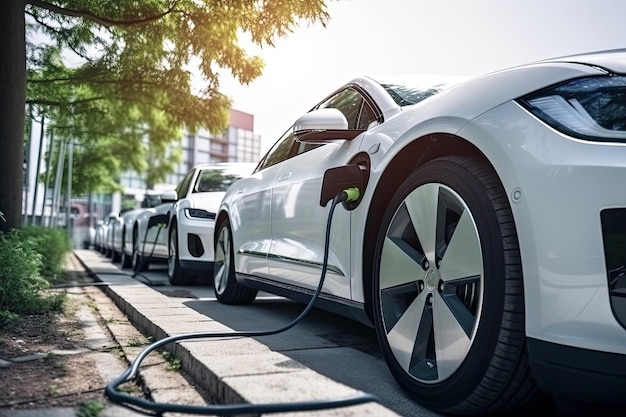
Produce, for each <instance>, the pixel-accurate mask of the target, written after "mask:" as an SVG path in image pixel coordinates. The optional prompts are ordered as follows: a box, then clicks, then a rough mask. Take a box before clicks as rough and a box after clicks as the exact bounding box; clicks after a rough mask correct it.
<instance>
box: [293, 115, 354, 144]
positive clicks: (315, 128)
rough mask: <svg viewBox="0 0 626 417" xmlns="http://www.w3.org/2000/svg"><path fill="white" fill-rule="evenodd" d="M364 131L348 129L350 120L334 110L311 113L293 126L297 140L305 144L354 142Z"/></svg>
mask: <svg viewBox="0 0 626 417" xmlns="http://www.w3.org/2000/svg"><path fill="white" fill-rule="evenodd" d="M364 131H365V130H362V129H348V120H347V119H346V117H345V116H344V115H343V113H342V112H341V111H340V110H338V109H334V108H324V109H318V110H313V111H310V112H309V113H307V114H305V115H304V116H302V117H300V118H299V119H298V120H297V121H296V123H295V124H294V125H293V132H294V135H295V137H296V139H297V140H298V141H300V142H304V143H323V142H332V141H335V140H352V139H354V138H355V137H357V136H358V135H360V134H361V133H363V132H364Z"/></svg>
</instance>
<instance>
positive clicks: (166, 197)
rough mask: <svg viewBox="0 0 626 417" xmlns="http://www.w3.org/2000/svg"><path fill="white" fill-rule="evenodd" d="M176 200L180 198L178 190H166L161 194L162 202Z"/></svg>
mask: <svg viewBox="0 0 626 417" xmlns="http://www.w3.org/2000/svg"><path fill="white" fill-rule="evenodd" d="M176 200H178V195H177V194H176V190H169V191H165V192H164V193H163V194H161V202H162V203H173V202H174V201H176Z"/></svg>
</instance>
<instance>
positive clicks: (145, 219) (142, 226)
mask: <svg viewBox="0 0 626 417" xmlns="http://www.w3.org/2000/svg"><path fill="white" fill-rule="evenodd" d="M160 201H161V204H159V205H157V206H156V207H152V208H148V209H146V210H144V211H143V212H141V213H140V214H139V215H138V216H137V218H136V219H135V223H134V224H133V227H132V229H130V230H132V233H127V234H126V235H125V238H126V241H125V247H127V248H130V249H131V257H132V268H133V271H135V272H141V271H144V270H146V269H148V267H149V266H150V264H151V263H156V262H163V261H167V258H168V250H167V222H168V214H169V211H170V210H171V208H172V204H174V202H175V201H176V191H174V190H171V191H166V192H164V193H163V194H161V198H160Z"/></svg>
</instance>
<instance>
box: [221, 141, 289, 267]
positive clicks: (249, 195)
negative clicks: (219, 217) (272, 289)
mask: <svg viewBox="0 0 626 417" xmlns="http://www.w3.org/2000/svg"><path fill="white" fill-rule="evenodd" d="M293 144H294V139H293V135H292V134H291V133H290V130H288V131H287V132H285V134H283V136H281V138H280V139H279V140H277V141H276V143H275V144H274V146H272V148H270V150H269V151H268V152H267V153H266V154H265V156H264V157H263V158H262V159H261V161H260V162H259V165H258V167H257V168H256V170H255V172H254V173H253V174H252V175H251V176H250V177H246V178H245V179H242V180H239V181H237V182H235V183H234V184H233V185H232V186H231V187H232V188H231V192H232V194H231V199H230V203H229V204H230V209H229V213H230V222H231V228H232V231H233V233H232V237H233V250H234V254H235V269H236V271H237V272H240V273H244V274H248V275H256V276H260V277H265V278H267V277H268V276H269V270H268V266H267V256H268V252H269V248H270V239H271V224H270V205H271V202H272V198H271V193H272V184H273V183H274V180H275V179H276V177H277V176H278V174H279V172H280V170H281V162H283V161H285V160H286V159H288V158H289V157H290V156H291V155H292V152H293V150H292V149H293Z"/></svg>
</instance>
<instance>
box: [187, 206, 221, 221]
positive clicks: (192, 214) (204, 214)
mask: <svg viewBox="0 0 626 417" xmlns="http://www.w3.org/2000/svg"><path fill="white" fill-rule="evenodd" d="M185 216H187V217H188V218H190V219H208V220H215V213H211V212H209V211H206V210H202V209H192V208H188V209H185Z"/></svg>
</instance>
